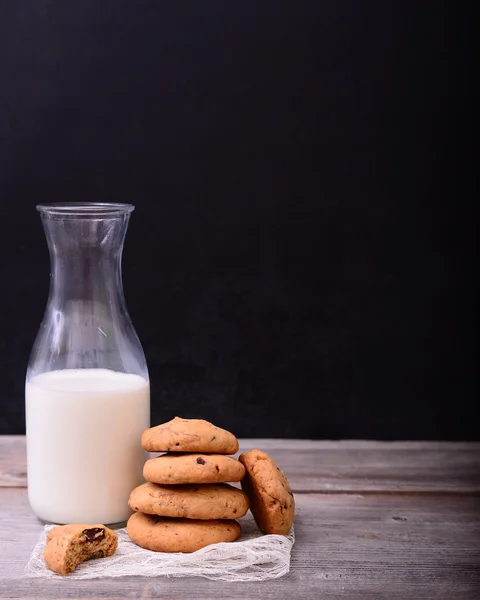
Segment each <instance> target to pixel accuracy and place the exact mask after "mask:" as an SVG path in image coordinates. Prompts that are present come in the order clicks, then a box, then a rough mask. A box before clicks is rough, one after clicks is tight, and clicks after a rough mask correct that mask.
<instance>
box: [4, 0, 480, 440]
mask: <svg viewBox="0 0 480 600" xmlns="http://www.w3.org/2000/svg"><path fill="white" fill-rule="evenodd" d="M0 44H1V45H2V51H1V52H0V87H1V92H0V102H1V107H0V108H1V112H0V145H1V146H0V149H1V153H0V164H1V168H0V186H1V189H0V217H1V221H0V225H1V233H0V288H1V294H0V365H1V366H0V433H22V432H23V431H24V408H23V381H24V375H25V368H26V364H27V361H28V355H29V352H30V349H31V345H32V343H33V339H34V337H35V334H36V331H37V328H38V326H39V323H40V320H41V317H42V313H43V310H44V306H45V302H46V297H47V292H48V283H49V276H48V274H49V265H48V254H47V248H46V244H45V240H44V237H43V231H42V228H41V224H40V219H39V217H38V214H37V213H36V211H35V208H34V207H35V204H36V203H37V202H40V201H44V202H45V201H124V202H132V203H134V204H135V205H136V207H137V209H136V211H135V213H134V214H133V217H132V221H131V225H130V229H129V232H128V235H127V241H126V247H125V254H124V284H125V292H126V297H127V302H128V305H129V309H130V313H131V316H132V318H133V321H134V324H135V325H136V328H137V331H138V333H139V336H140V339H141V340H142V343H143V346H144V349H145V352H146V355H147V360H148V364H149V368H150V373H151V380H152V404H153V417H152V419H153V421H154V422H160V421H162V420H165V419H168V418H171V417H173V416H174V415H175V414H179V415H181V416H202V417H205V418H207V419H211V420H214V421H215V422H217V423H218V424H220V425H223V426H226V427H230V428H232V429H233V431H235V432H236V433H237V434H238V435H242V436H267V437H268V436H271V437H273V436H287V437H313V438H383V439H391V438H412V439H414V438H430V439H432V438H443V439H456V438H470V439H473V438H475V436H476V435H477V434H478V432H477V431H474V426H473V422H474V419H473V415H472V406H471V390H470V388H471V379H470V368H469V360H468V358H469V352H468V342H469V338H470V328H471V326H472V323H471V321H472V318H473V315H472V298H471V294H472V290H471V286H472V279H473V277H472V259H471V249H472V247H471V244H472V243H473V242H472V233H473V232H472V217H471V212H470V208H471V197H472V190H471V186H470V183H471V170H470V169H471V165H472V162H471V150H472V147H473V141H472V135H473V134H471V133H470V132H471V130H472V118H473V107H474V99H473V96H472V91H471V90H470V87H471V85H472V84H471V82H472V80H473V73H474V68H473V59H472V58H471V53H472V52H473V10H471V9H470V7H469V5H468V4H466V3H464V4H462V3H451V4H447V3H446V2H444V3H443V2H428V1H425V2H413V1H402V2H400V1H396V2H380V1H378V2H358V1H356V0H351V1H349V2H347V1H344V2H335V1H333V0H330V1H327V2H318V1H317V0H296V1H295V2H288V1H286V0H282V1H280V2H266V1H261V0H260V1H257V2H227V1H215V2H196V1H190V2H155V1H150V2H145V1H143V2H142V1H136V2H127V1H119V0H117V1H113V0H110V1H107V0H104V1H102V2H98V1H87V0H85V1H80V0H70V1H68V2H64V1H59V0H58V1H40V0H38V1H33V0H32V1H22V0H19V1H16V2H11V3H7V2H4V3H1V4H0Z"/></svg>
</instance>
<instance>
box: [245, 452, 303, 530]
mask: <svg viewBox="0 0 480 600" xmlns="http://www.w3.org/2000/svg"><path fill="white" fill-rule="evenodd" d="M239 460H240V462H241V463H243V465H244V466H245V469H246V473H245V477H244V478H243V479H242V488H243V490H244V491H245V492H246V493H247V496H248V498H249V500H250V510H251V511H252V514H253V516H254V518H255V522H256V523H257V525H258V527H259V528H260V529H261V530H262V531H263V532H264V533H278V534H282V535H286V534H287V533H288V532H289V531H290V528H291V526H292V523H293V517H294V513H295V500H294V498H293V494H292V490H291V489H290V485H289V483H288V481H287V478H286V477H285V475H284V473H283V471H281V470H280V469H279V468H278V467H277V465H276V464H275V462H274V461H273V460H272V459H271V458H270V456H268V454H266V453H265V452H262V451H261V450H250V451H249V452H244V453H243V454H241V455H240V458H239Z"/></svg>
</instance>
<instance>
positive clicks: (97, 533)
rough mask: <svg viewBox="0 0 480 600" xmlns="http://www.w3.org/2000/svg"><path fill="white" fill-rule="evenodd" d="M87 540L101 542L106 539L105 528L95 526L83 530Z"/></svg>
mask: <svg viewBox="0 0 480 600" xmlns="http://www.w3.org/2000/svg"><path fill="white" fill-rule="evenodd" d="M82 533H83V535H84V537H85V540H84V541H85V542H101V541H102V540H103V539H105V529H102V528H101V527H93V528H92V529H84V530H83V531H82Z"/></svg>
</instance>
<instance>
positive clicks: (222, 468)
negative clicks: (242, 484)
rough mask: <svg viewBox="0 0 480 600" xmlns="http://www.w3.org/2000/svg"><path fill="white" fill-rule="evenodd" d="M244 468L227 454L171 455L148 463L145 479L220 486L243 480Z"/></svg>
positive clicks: (155, 481) (144, 471)
mask: <svg viewBox="0 0 480 600" xmlns="http://www.w3.org/2000/svg"><path fill="white" fill-rule="evenodd" d="M244 475H245V467H244V466H243V465H242V463H241V462H239V461H238V460H237V459H236V458H232V457H231V456H225V455H224V454H198V453H195V454H176V453H173V452H172V453H169V454H163V455H162V456H158V457H157V458H151V459H150V460H147V462H146V463H145V465H144V467H143V476H144V477H145V479H146V480H147V481H153V482H154V483H166V484H170V483H175V484H177V483H218V482H223V481H240V480H241V479H242V477H243V476H244Z"/></svg>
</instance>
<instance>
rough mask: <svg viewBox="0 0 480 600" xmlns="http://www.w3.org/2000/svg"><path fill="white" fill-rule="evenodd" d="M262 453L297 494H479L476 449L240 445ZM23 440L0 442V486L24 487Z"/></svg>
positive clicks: (454, 445)
mask: <svg viewBox="0 0 480 600" xmlns="http://www.w3.org/2000/svg"><path fill="white" fill-rule="evenodd" d="M251 448H260V449H262V450H265V451H266V452H268V453H269V454H271V456H272V457H273V458H274V459H275V460H276V461H277V462H278V464H279V465H280V466H281V468H282V469H283V470H284V471H285V473H286V475H287V477H288V479H289V481H290V483H291V485H292V488H293V490H294V491H296V492H304V491H305V492H316V491H319V492H329V493H334V492H335V493H344V492H358V493H363V494H365V493H375V492H382V493H387V492H388V493H391V492H403V493H413V492H419V493H424V492H425V493H480V443H472V442H370V441H343V442H328V441H326V442H324V441H322V442H320V441H315V442H312V441H309V440H241V443H240V449H241V451H242V452H243V451H245V450H248V449H251ZM25 464H26V458H25V438H24V437H23V436H4V437H2V436H0V486H12V487H17V486H26V468H25Z"/></svg>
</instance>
